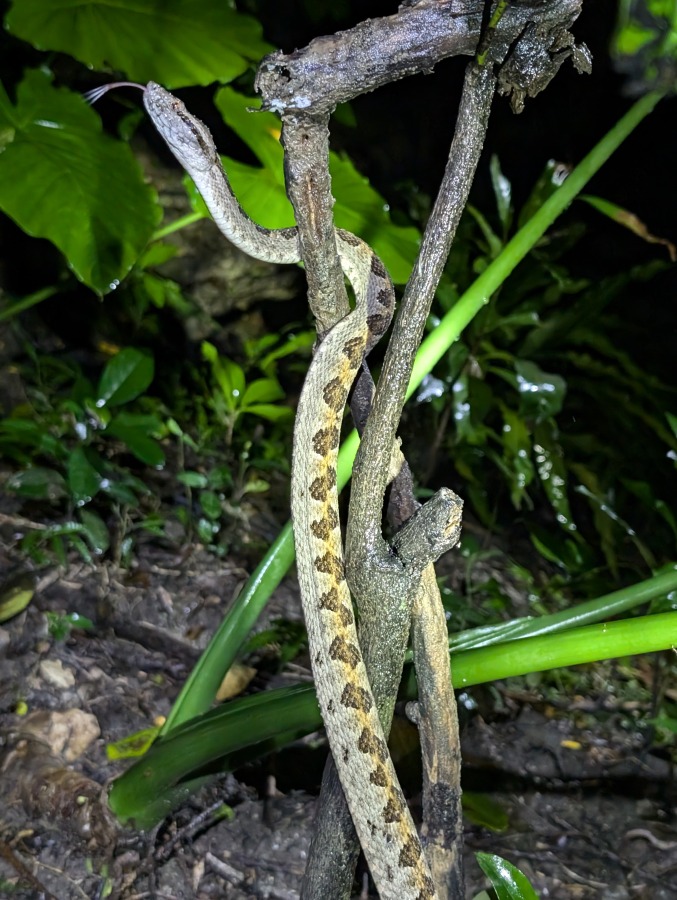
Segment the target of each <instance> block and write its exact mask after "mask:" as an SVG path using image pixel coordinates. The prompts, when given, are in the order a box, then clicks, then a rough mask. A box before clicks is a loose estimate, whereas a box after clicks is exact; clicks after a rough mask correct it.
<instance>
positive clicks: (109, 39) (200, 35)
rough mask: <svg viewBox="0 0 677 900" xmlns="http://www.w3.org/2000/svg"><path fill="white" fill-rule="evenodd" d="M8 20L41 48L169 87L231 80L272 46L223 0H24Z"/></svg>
mask: <svg viewBox="0 0 677 900" xmlns="http://www.w3.org/2000/svg"><path fill="white" fill-rule="evenodd" d="M6 25H7V28H8V30H9V31H10V32H11V33H12V34H15V35H16V36H17V37H20V38H23V39H24V40H26V41H29V42H30V43H31V44H33V46H34V47H38V48H39V49H40V50H59V51H61V52H62V53H69V54H70V55H71V56H74V57H75V58H76V59H79V60H80V61H81V62H83V63H85V64H86V65H87V66H89V67H90V68H94V69H102V70H104V71H105V70H109V69H114V70H116V71H119V72H124V73H125V74H126V75H127V77H128V78H131V79H134V80H136V81H142V82H146V81H151V80H152V81H158V82H160V83H161V84H164V85H166V86H167V87H168V88H176V87H182V86H185V85H189V84H210V83H211V82H212V81H222V82H224V81H231V80H232V79H233V78H235V77H236V76H237V75H239V74H240V73H242V72H243V71H245V69H247V67H248V66H249V65H250V63H252V62H258V60H259V59H261V57H262V56H264V55H265V54H266V53H269V52H270V51H271V50H272V49H273V48H272V47H270V45H268V44H266V43H265V41H263V40H262V39H261V26H260V24H259V23H258V22H257V21H256V19H253V18H251V17H249V16H245V15H241V14H240V13H238V12H236V10H235V9H234V4H233V3H229V2H224V0H200V3H196V2H195V0H163V2H162V3H158V2H156V0H116V2H110V0H89V2H87V0H21V2H20V3H19V2H15V3H14V5H13V7H12V9H11V10H10V12H9V13H8V15H7V18H6Z"/></svg>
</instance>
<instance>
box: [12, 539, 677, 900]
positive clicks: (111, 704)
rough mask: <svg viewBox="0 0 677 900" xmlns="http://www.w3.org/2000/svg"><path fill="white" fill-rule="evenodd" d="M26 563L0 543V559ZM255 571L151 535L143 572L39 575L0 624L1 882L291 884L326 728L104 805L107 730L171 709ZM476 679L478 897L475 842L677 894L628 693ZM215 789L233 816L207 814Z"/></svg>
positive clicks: (537, 862)
mask: <svg viewBox="0 0 677 900" xmlns="http://www.w3.org/2000/svg"><path fill="white" fill-rule="evenodd" d="M4 546H5V548H6V547H7V546H8V544H7V543H5V544H4ZM16 563H17V559H16V558H14V557H12V556H11V555H10V553H9V551H8V550H6V549H5V550H4V551H3V550H2V545H0V570H2V571H5V572H6V571H8V570H9V569H10V568H11V566H12V565H15V564H16ZM246 575H247V572H246V571H244V568H242V567H240V566H238V564H237V563H233V562H232V561H230V562H224V561H220V560H218V559H217V558H216V557H215V556H214V555H212V554H210V553H208V552H206V551H205V550H204V549H202V548H200V547H196V548H193V549H191V550H190V551H186V552H184V553H182V554H177V553H174V552H172V551H170V550H159V549H158V548H157V547H154V546H153V545H150V544H149V545H146V546H143V545H141V546H140V548H139V550H138V557H137V561H136V564H135V566H134V568H133V569H132V570H129V569H127V570H123V569H119V568H116V567H114V566H112V565H100V566H97V567H92V566H86V565H84V564H76V563H73V564H71V565H70V566H69V568H68V570H66V571H64V570H52V571H51V572H49V571H48V572H46V573H43V575H42V576H41V580H40V582H39V584H38V589H37V590H36V593H35V596H34V599H33V601H32V602H31V604H30V605H29V606H28V608H27V609H26V610H25V611H24V612H22V613H21V614H20V615H18V616H16V617H15V618H13V619H11V620H10V621H8V622H6V623H5V624H4V625H3V626H2V627H1V628H0V896H11V897H14V898H16V900H23V898H29V897H30V898H43V897H44V898H58V900H82V898H104V897H112V898H120V900H141V898H158V900H159V898H167V900H170V898H171V900H179V898H191V900H192V898H196V900H203V898H204V900H206V898H211V897H226V898H232V900H239V898H247V897H260V898H279V900H292V898H296V897H298V896H299V889H300V884H301V877H302V873H303V870H304V865H305V859H306V854H307V850H308V843H309V840H310V836H311V831H312V819H313V810H314V807H315V802H316V792H317V787H318V783H319V780H320V776H321V771H322V766H323V763H324V758H325V756H326V745H325V742H324V740H322V739H318V737H317V736H316V737H315V739H314V740H312V741H303V742H299V743H297V744H296V745H294V746H293V747H291V748H289V749H288V750H285V751H284V752H281V753H279V754H278V755H277V756H276V757H275V758H271V757H268V758H266V759H264V760H263V761H261V762H258V763H252V764H251V765H249V766H247V767H245V768H244V769H242V770H239V771H237V772H235V773H232V774H229V775H228V776H223V777H222V778H220V779H219V780H217V781H215V782H213V783H212V784H211V785H210V786H208V787H205V788H203V789H202V790H201V792H199V793H198V794H196V795H195V796H194V797H193V798H191V800H190V801H189V802H188V803H186V804H185V805H184V806H183V807H182V808H180V809H178V810H175V811H174V812H173V813H172V814H171V815H170V816H169V817H168V818H167V819H166V820H165V822H164V823H163V824H162V825H161V826H160V827H159V828H157V829H155V830H153V831H152V832H150V833H139V832H135V831H133V830H129V829H126V830H124V829H122V828H118V827H117V825H116V824H115V823H112V822H111V820H110V819H109V817H108V816H107V815H106V810H105V809H104V810H103V812H102V809H101V808H99V809H98V811H97V810H96V809H94V807H95V806H96V805H97V804H99V803H101V802H102V803H103V807H105V797H106V787H107V786H108V785H109V784H110V782H111V780H112V779H114V778H115V777H116V776H118V775H119V774H120V773H121V772H122V771H124V769H125V768H126V766H127V765H129V761H124V760H123V761H119V760H118V761H110V760H109V759H108V757H107V753H106V745H107V744H110V743H111V742H115V741H119V740H121V739H122V738H124V737H126V736H128V735H130V734H133V733H134V732H137V731H139V730H140V729H142V728H148V727H149V726H152V725H153V723H154V722H157V721H158V720H159V717H162V716H166V715H167V713H168V712H169V709H170V705H171V703H172V701H173V700H174V698H175V697H176V695H177V693H178V691H179V689H180V687H181V685H182V683H183V681H184V679H185V678H186V676H187V675H188V673H189V672H190V670H191V668H192V666H193V665H194V663H195V661H196V660H197V658H198V656H199V653H200V651H201V649H202V648H203V647H204V646H205V645H206V643H207V641H208V639H209V637H210V636H211V635H212V634H213V632H214V630H215V628H216V627H217V625H218V623H219V621H220V619H221V617H222V615H223V613H224V610H225V609H226V608H227V607H228V604H229V603H230V602H231V600H232V598H233V596H234V595H235V594H236V592H237V590H238V589H239V587H240V586H241V585H242V583H243V582H244V580H245V578H246ZM74 611H76V612H78V613H79V614H80V615H83V616H86V617H88V618H89V619H91V621H92V622H93V623H94V628H93V629H92V630H90V631H78V630H74V631H72V632H71V633H70V634H69V635H68V636H67V638H66V639H62V640H56V639H55V638H54V637H52V636H51V635H50V633H49V631H48V628H47V619H46V613H48V612H53V613H57V614H63V613H70V612H74ZM279 617H284V618H286V619H288V620H291V621H300V619H301V612H300V606H299V601H298V591H297V586H296V582H295V580H294V579H293V578H287V579H286V580H285V581H284V582H283V584H282V585H281V587H280V588H279V589H278V591H277V592H276V593H275V595H274V597H273V599H272V602H271V603H270V604H269V607H268V608H267V609H266V612H265V619H264V621H262V622H260V623H259V626H264V625H265V624H266V623H267V622H268V623H269V622H270V621H271V620H272V619H275V618H279ZM307 663H308V660H307V658H303V657H302V658H301V659H299V660H297V661H296V662H295V664H294V666H292V667H287V670H286V672H283V673H282V674H275V675H270V674H266V672H265V671H264V669H265V667H264V666H261V669H260V671H258V670H257V674H256V675H255V677H254V679H253V681H252V683H251V684H250V685H249V687H248V690H249V691H251V690H254V689H264V688H265V687H268V686H270V685H271V684H277V685H279V684H280V683H286V684H289V683H293V682H295V681H296V682H298V681H300V680H306V681H307V680H309V679H310V672H309V669H308V668H307ZM257 665H258V663H257V662H256V661H254V663H253V666H254V668H256V667H257ZM474 696H475V700H477V698H479V710H478V709H475V711H474V712H473V713H472V714H471V715H469V716H468V718H467V722H466V723H465V725H464V730H463V752H464V760H465V767H464V787H465V790H466V791H467V792H468V796H469V799H471V794H472V793H473V792H480V793H481V792H485V793H488V794H490V798H491V800H493V802H494V803H497V804H499V806H500V807H501V808H502V810H503V813H504V814H505V817H506V821H505V823H504V828H503V830H501V831H496V830H490V829H489V828H486V827H483V826H482V825H481V824H477V821H478V813H477V811H476V812H475V813H474V814H473V815H472V816H471V817H469V818H468V819H467V820H466V824H465V870H466V880H467V892H466V896H467V897H468V898H471V897H473V896H474V895H475V894H476V893H477V892H478V891H480V890H482V889H483V888H486V886H487V882H486V880H485V879H484V877H483V875H482V873H481V871H480V869H479V867H478V865H477V863H476V861H475V858H474V853H475V852H476V851H479V850H481V851H484V852H490V853H496V854H499V855H500V856H502V857H504V858H506V859H508V860H510V861H511V862H512V863H514V864H515V865H517V866H518V867H519V868H520V869H522V871H524V872H525V874H526V875H527V876H528V877H529V878H530V879H531V881H532V884H533V885H534V887H535V889H536V890H537V892H538V894H539V896H540V897H543V898H545V897H549V898H558V900H559V898H561V900H565V898H566V900H572V898H581V900H583V898H585V900H587V898H605V900H612V898H613V900H621V898H633V900H635V898H637V900H639V898H652V900H677V822H676V820H675V814H674V811H675V806H676V801H677V793H676V790H675V785H674V782H673V780H672V772H671V768H670V766H669V764H668V762H667V761H666V759H664V758H661V756H660V754H657V753H654V752H652V749H651V747H650V746H648V745H647V742H646V740H645V738H644V737H643V736H642V735H641V734H640V733H638V731H637V730H633V729H632V728H631V727H628V716H629V711H628V709H623V708H622V704H621V706H619V707H617V708H615V709H613V710H611V713H610V708H609V704H608V703H607V702H606V701H605V697H604V696H603V692H600V695H599V696H598V697H589V696H588V697H585V698H584V697H581V696H562V698H561V703H560V704H556V705H553V704H552V703H545V702H544V701H543V699H542V697H540V696H539V694H538V692H537V691H534V690H530V689H529V688H528V686H525V688H524V690H516V689H514V687H510V686H505V685H496V686H492V687H491V688H490V689H488V690H485V691H484V693H482V692H481V691H479V692H477V693H476V694H475V695H474ZM482 697H484V700H482ZM19 712H21V713H23V714H22V715H20V714H19ZM602 713H604V714H603V715H602ZM396 743H397V742H396ZM404 743H406V741H405V742H404ZM401 768H402V769H403V770H404V771H403V774H404V781H405V783H406V782H407V781H409V780H411V781H414V780H415V776H414V778H411V779H409V777H408V774H409V773H407V771H406V770H407V766H406V761H403V762H402V763H401ZM92 784H93V785H94V787H95V788H96V791H99V786H100V793H99V796H98V797H94V796H93V793H92V792H91V786H92ZM87 786H89V788H88V787H87ZM88 789H89V791H90V795H89V796H90V799H89V801H88V803H89V805H90V810H89V813H88V815H86V816H84V817H83V813H82V809H81V808H78V804H80V806H82V801H81V800H78V798H79V797H81V796H82V795H83V793H84V794H87V791H88ZM222 804H227V805H228V806H229V807H230V808H231V809H232V814H231V815H230V816H229V817H225V818H224V817H223V816H222V815H220V814H219V813H216V812H212V813H211V814H210V813H209V812H208V813H207V814H206V815H205V814H204V811H205V810H208V811H209V810H216V808H217V807H219V808H220V809H222V808H223V807H222ZM86 805H87V804H85V806H86ZM412 809H413V811H414V814H415V815H416V812H417V805H416V798H415V797H414V800H413V802H412ZM494 818H495V816H494ZM363 871H364V870H363V869H362V870H361V872H363ZM362 882H363V878H362V876H361V875H359V873H358V884H359V883H362ZM365 883H366V882H365ZM361 896H364V897H366V896H367V893H364V892H363V894H362V895H361Z"/></svg>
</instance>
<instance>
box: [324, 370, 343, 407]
mask: <svg viewBox="0 0 677 900" xmlns="http://www.w3.org/2000/svg"><path fill="white" fill-rule="evenodd" d="M322 396H323V397H324V402H325V403H326V404H327V406H328V407H329V408H330V409H333V410H334V412H341V410H342V409H343V407H344V405H345V402H346V399H345V398H346V392H345V388H344V387H343V383H342V381H341V379H340V378H332V379H331V381H328V382H327V383H326V384H325V386H324V387H323V388H322Z"/></svg>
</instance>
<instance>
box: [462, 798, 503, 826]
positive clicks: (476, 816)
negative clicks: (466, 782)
mask: <svg viewBox="0 0 677 900" xmlns="http://www.w3.org/2000/svg"><path fill="white" fill-rule="evenodd" d="M463 815H464V817H465V818H467V819H468V820H469V821H470V822H472V823H473V825H481V826H482V827H483V828H490V829H491V830H492V831H498V832H500V831H505V830H506V828H507V827H508V825H509V819H508V814H507V813H506V811H505V810H504V809H503V807H502V806H501V805H500V804H499V803H497V802H496V800H494V798H493V797H492V796H491V794H478V793H475V792H474V791H463Z"/></svg>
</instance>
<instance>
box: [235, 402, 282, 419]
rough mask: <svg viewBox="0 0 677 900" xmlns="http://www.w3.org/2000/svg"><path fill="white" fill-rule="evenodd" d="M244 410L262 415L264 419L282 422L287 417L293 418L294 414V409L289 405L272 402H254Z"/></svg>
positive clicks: (255, 414)
mask: <svg viewBox="0 0 677 900" xmlns="http://www.w3.org/2000/svg"><path fill="white" fill-rule="evenodd" d="M242 411H243V412H246V413H251V414H252V415H254V416H260V417H261V418H262V419H268V421H269V422H282V421H284V420H285V419H291V418H292V416H293V415H294V411H293V410H291V409H289V407H288V406H273V404H272V403H254V404H252V405H251V406H248V407H247V409H244V410H242Z"/></svg>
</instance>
